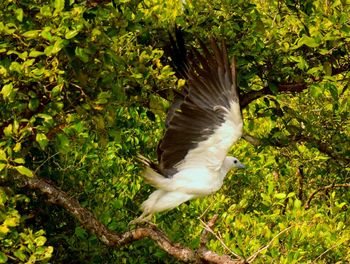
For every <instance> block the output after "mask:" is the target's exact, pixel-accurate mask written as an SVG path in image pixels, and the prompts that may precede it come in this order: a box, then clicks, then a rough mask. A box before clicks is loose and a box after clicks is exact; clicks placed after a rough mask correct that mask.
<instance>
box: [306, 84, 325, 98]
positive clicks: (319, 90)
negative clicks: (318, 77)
mask: <svg viewBox="0 0 350 264" xmlns="http://www.w3.org/2000/svg"><path fill="white" fill-rule="evenodd" d="M309 89H310V90H309V91H310V94H311V96H312V97H314V98H316V99H317V98H319V97H320V96H321V95H322V94H323V90H324V89H323V87H321V86H320V85H318V84H311V85H310V88H309Z"/></svg>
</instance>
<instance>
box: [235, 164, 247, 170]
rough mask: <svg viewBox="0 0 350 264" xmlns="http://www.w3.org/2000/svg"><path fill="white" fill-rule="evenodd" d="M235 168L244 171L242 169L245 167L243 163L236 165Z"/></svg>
mask: <svg viewBox="0 0 350 264" xmlns="http://www.w3.org/2000/svg"><path fill="white" fill-rule="evenodd" d="M237 167H238V168H240V169H244V168H245V165H244V164H243V163H240V164H238V166H237Z"/></svg>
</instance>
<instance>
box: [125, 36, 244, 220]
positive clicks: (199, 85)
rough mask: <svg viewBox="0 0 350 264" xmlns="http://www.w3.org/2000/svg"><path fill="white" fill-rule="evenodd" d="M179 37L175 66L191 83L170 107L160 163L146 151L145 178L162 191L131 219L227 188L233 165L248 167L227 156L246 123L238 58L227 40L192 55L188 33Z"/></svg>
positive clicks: (148, 200) (161, 144)
mask: <svg viewBox="0 0 350 264" xmlns="http://www.w3.org/2000/svg"><path fill="white" fill-rule="evenodd" d="M178 39H180V44H177V43H175V41H174V40H173V39H171V40H172V44H173V53H174V57H173V61H174V60H175V62H174V63H175V67H174V68H175V70H176V71H177V74H178V75H179V76H180V77H181V78H185V79H187V80H188V83H187V85H186V87H185V88H184V91H183V93H181V94H180V93H179V94H176V95H175V97H174V102H173V104H172V106H171V107H170V109H169V111H168V115H167V119H166V131H165V134H164V137H163V139H162V140H161V142H160V143H159V145H158V162H159V164H158V165H155V164H153V163H152V162H150V161H149V160H147V159H146V158H145V157H143V156H140V159H141V161H143V162H144V163H146V164H147V166H146V169H145V172H144V177H145V180H146V181H147V182H148V183H149V184H151V185H152V186H154V187H155V188H156V189H157V190H155V191H154V192H153V193H152V194H151V195H150V196H149V197H148V199H147V200H146V201H144V202H143V203H142V205H141V209H142V211H143V213H142V214H141V216H139V217H138V218H136V219H135V220H133V221H132V222H131V224H136V223H139V222H143V221H149V220H150V218H151V217H152V215H153V214H154V213H158V212H162V211H165V210H170V209H173V208H175V207H177V206H179V205H180V204H182V203H184V202H186V201H188V200H191V199H194V198H198V197H202V196H207V195H209V194H212V193H214V192H216V191H218V190H219V189H220V188H221V186H222V185H223V181H224V178H225V176H226V174H227V173H228V171H229V170H230V169H231V168H233V167H236V168H244V165H243V164H242V163H241V162H240V161H239V160H238V159H237V158H235V157H232V156H227V153H228V151H229V149H230V147H231V146H232V144H233V143H234V142H236V141H237V140H238V139H239V138H240V137H241V135H242V127H243V121H242V115H241V109H240V105H239V94H238V89H237V85H236V71H235V68H236V67H235V62H234V60H232V65H231V66H230V65H229V59H228V55H227V48H226V45H225V43H224V41H222V43H221V47H219V46H218V44H217V42H216V40H214V39H211V42H210V49H211V50H212V52H210V51H209V49H208V48H207V47H206V46H205V45H204V44H202V43H201V52H199V51H197V50H195V49H193V50H192V52H191V54H192V56H190V55H188V54H186V53H185V51H184V44H183V43H181V40H182V38H178ZM178 42H179V41H178ZM176 60H177V61H176Z"/></svg>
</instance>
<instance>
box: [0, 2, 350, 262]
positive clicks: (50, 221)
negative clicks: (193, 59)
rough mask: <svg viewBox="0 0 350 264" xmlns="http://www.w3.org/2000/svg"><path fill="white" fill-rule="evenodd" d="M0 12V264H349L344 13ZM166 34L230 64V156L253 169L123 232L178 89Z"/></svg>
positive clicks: (116, 7) (229, 9)
mask: <svg viewBox="0 0 350 264" xmlns="http://www.w3.org/2000/svg"><path fill="white" fill-rule="evenodd" d="M163 2H164V3H163ZM0 7H1V11H0V18H1V19H0V34H1V41H0V75H1V78H0V91H1V95H0V102H1V104H0V109H1V112H0V117H1V118H0V179H1V186H0V238H1V239H0V263H5V262H28V261H31V262H48V261H50V262H55V263H62V262H77V263H79V262H84V263H86V262H91V263H99V262H112V261H114V262H115V261H116V260H117V261H118V262H122V261H123V262H127V263H129V262H130V263H133V262H137V263H139V262H145V263H148V262H156V261H158V262H163V261H166V262H170V263H171V262H176V261H177V259H178V260H183V261H185V260H188V261H194V260H199V259H202V260H203V259H205V258H207V260H208V259H210V260H215V259H216V261H217V262H220V261H223V259H225V260H228V258H230V259H232V260H235V259H236V260H237V261H241V262H244V261H246V262H252V261H256V262H258V263H266V262H271V261H276V262H278V263H300V262H311V261H314V262H316V263H317V262H320V263H323V262H330V263H335V262H337V261H344V260H346V259H349V258H350V251H349V249H348V244H349V240H350V230H349V224H350V223H349V218H348V217H347V214H348V213H349V200H350V199H349V198H350V197H349V195H350V194H349V189H348V188H349V169H348V167H349V161H350V156H349V153H350V144H349V136H350V134H349V104H350V102H349V98H350V97H349V88H348V87H349V69H350V68H349V55H348V54H349V34H350V33H349V32H350V26H349V23H348V13H349V11H350V10H349V5H348V3H347V1H341V0H339V1H333V2H332V3H330V2H329V1H325V0H308V1H288V0H285V1H257V0H256V1H250V2H248V1H241V0H236V1H229V0H221V1H219V0H214V1H210V3H208V2H207V1H186V3H182V2H181V1H157V0H148V1H142V2H138V1H133V0H130V1H75V0H69V1H64V0H53V1H46V0H35V1H27V0H25V1H12V0H5V1H2V2H1V3H0ZM175 25H177V26H179V27H181V28H182V29H183V32H184V38H185V41H186V43H187V45H189V46H197V47H198V42H197V40H198V39H200V40H202V41H204V42H205V41H208V40H209V38H210V37H215V38H217V39H224V40H225V41H226V43H227V45H228V47H229V52H230V56H235V57H236V60H237V71H238V82H239V87H240V90H241V104H242V107H243V108H244V110H243V115H244V122H245V127H244V130H245V134H244V139H242V140H241V141H240V142H239V143H238V144H237V145H235V146H234V147H233V148H232V152H233V153H234V155H235V156H237V157H239V158H240V160H242V161H243V162H244V163H245V164H246V165H247V166H248V169H247V170H246V171H236V172H233V173H232V175H230V176H228V179H227V180H226V182H225V185H224V187H223V188H222V190H221V191H220V192H218V193H216V194H214V195H212V196H209V197H207V198H203V199H197V200H194V201H191V202H190V203H188V204H184V205H181V206H180V208H178V209H175V210H173V211H170V212H167V213H163V214H159V215H157V216H155V219H154V220H155V221H156V223H157V227H142V228H139V229H132V230H129V227H128V226H127V224H128V222H129V221H130V220H132V219H133V218H134V217H135V216H136V215H138V214H139V211H138V210H139V209H138V206H139V205H140V203H141V202H142V200H143V199H144V198H145V197H146V196H147V195H148V193H149V192H150V187H147V186H146V185H144V183H143V179H142V177H141V173H142V166H141V165H140V164H139V163H138V162H137V160H136V159H135V157H136V155H137V153H142V154H143V155H146V156H149V157H153V158H155V149H156V146H157V143H158V141H159V139H160V138H161V136H162V133H163V129H164V123H163V120H164V118H165V113H166V110H167V108H168V107H169V104H170V101H171V99H172V97H173V94H174V90H176V89H181V87H182V86H183V84H184V81H183V80H181V79H177V78H176V77H175V75H174V71H173V69H172V67H171V61H170V60H169V59H168V55H167V53H166V51H167V49H166V47H167V45H168V43H169V37H168V32H170V33H173V30H174V28H175ZM179 219H180V220H179ZM214 223H215V226H214ZM203 229H204V230H205V231H203ZM160 230H163V231H160ZM209 233H212V234H214V236H213V237H209ZM121 234H124V236H121ZM165 234H166V235H165ZM143 237H149V238H151V239H150V240H144V239H143V240H142V241H136V240H138V239H141V238H143ZM209 238H210V239H209ZM113 239H114V240H113ZM123 239H124V240H123ZM116 241H121V242H116ZM153 241H156V242H157V243H158V245H157V244H155V243H154V242H153ZM104 245H107V246H108V247H106V246H104ZM121 245H123V247H118V246H121ZM159 246H160V247H161V248H162V249H160V248H159ZM207 248H209V249H207ZM196 249H198V250H197V251H196V252H195V251H194V250H196ZM163 250H165V251H167V252H168V253H169V254H171V255H173V256H175V258H172V257H170V256H169V255H168V254H167V253H165V252H164V251H163ZM179 252H180V253H181V252H182V254H183V255H181V254H179ZM222 254H224V255H223V256H222ZM72 257H73V258H72Z"/></svg>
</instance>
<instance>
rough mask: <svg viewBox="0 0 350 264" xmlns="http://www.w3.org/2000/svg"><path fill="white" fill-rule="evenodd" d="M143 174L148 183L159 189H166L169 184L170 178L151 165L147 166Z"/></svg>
mask: <svg viewBox="0 0 350 264" xmlns="http://www.w3.org/2000/svg"><path fill="white" fill-rule="evenodd" d="M143 176H144V177H145V180H146V182H147V183H149V184H150V185H152V186H153V187H156V188H157V189H165V188H166V186H167V185H168V184H169V179H168V178H165V177H164V176H163V175H161V174H159V173H158V172H156V171H154V170H152V168H150V167H146V169H145V171H144V174H143Z"/></svg>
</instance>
